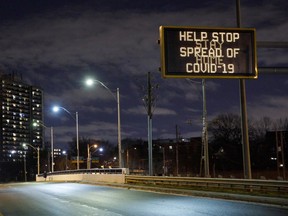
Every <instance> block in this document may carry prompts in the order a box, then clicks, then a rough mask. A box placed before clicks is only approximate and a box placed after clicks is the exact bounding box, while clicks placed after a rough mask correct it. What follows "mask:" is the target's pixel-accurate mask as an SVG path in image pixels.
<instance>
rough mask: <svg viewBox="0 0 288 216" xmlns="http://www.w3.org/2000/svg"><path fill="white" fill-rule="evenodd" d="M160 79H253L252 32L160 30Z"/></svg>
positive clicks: (255, 76) (254, 34)
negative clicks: (161, 77)
mask: <svg viewBox="0 0 288 216" xmlns="http://www.w3.org/2000/svg"><path fill="white" fill-rule="evenodd" d="M160 48H161V72H162V76H163V77H164V78H169V77H170V78H254V79H255V78H257V76H258V71H257V56H256V31H255V29H252V28H199V27H177V26H160Z"/></svg>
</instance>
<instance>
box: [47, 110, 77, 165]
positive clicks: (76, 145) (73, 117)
mask: <svg viewBox="0 0 288 216" xmlns="http://www.w3.org/2000/svg"><path fill="white" fill-rule="evenodd" d="M60 109H63V110H64V111H65V112H67V113H68V114H69V115H70V116H71V117H72V118H73V119H74V120H75V122H76V146H77V170H79V123H78V112H75V118H74V116H73V115H72V113H71V112H70V111H69V110H67V109H66V108H64V107H61V106H54V107H53V111H54V112H58V111H59V110H60Z"/></svg>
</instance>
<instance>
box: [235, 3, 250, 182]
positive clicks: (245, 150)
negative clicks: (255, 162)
mask: <svg viewBox="0 0 288 216" xmlns="http://www.w3.org/2000/svg"><path fill="white" fill-rule="evenodd" d="M236 14H237V27H238V28H240V27H241V15H240V0H236ZM239 84H240V85H239V86H240V104H241V130H242V154H243V171H244V178H245V179H251V178H252V174H251V162H250V147H249V135H248V118H247V104H246V90H245V80H244V79H240V80H239Z"/></svg>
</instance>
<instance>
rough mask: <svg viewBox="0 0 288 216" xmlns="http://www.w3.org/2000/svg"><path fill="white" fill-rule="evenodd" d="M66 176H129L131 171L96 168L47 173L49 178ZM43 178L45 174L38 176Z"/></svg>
mask: <svg viewBox="0 0 288 216" xmlns="http://www.w3.org/2000/svg"><path fill="white" fill-rule="evenodd" d="M66 174H124V175H125V174H129V169H126V168H94V169H79V170H63V171H55V172H49V173H46V175H47V176H52V175H66ZM38 176H39V177H43V176H44V173H41V174H39V175H38Z"/></svg>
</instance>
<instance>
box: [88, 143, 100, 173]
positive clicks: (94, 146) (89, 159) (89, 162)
mask: <svg viewBox="0 0 288 216" xmlns="http://www.w3.org/2000/svg"><path fill="white" fill-rule="evenodd" d="M97 147H98V146H97V145H96V144H94V145H92V146H90V145H89V144H87V169H90V168H91V155H90V149H91V148H95V149H96V148H97Z"/></svg>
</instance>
